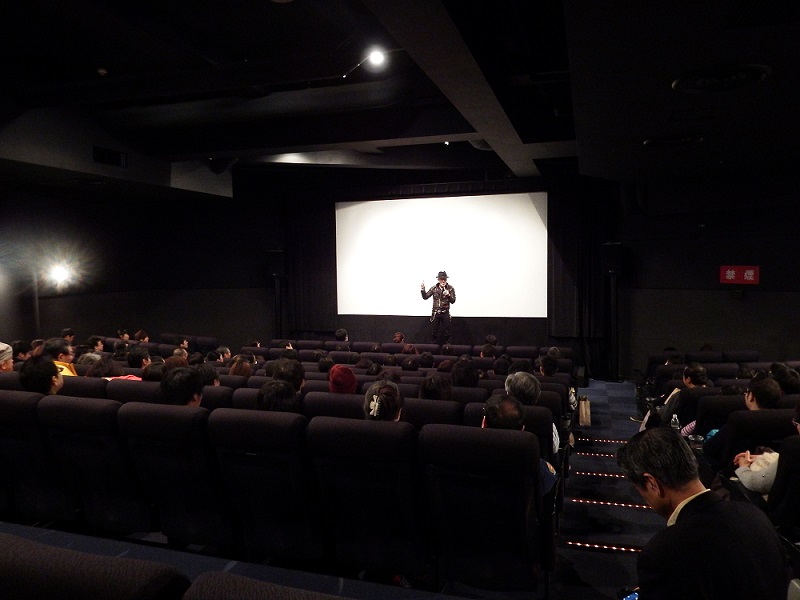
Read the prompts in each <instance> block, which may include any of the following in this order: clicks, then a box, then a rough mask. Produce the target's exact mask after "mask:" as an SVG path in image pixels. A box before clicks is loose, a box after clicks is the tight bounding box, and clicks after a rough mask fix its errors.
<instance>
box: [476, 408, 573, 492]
mask: <svg viewBox="0 0 800 600" xmlns="http://www.w3.org/2000/svg"><path fill="white" fill-rule="evenodd" d="M524 411H525V409H524V408H523V406H522V403H521V402H520V401H519V400H517V399H516V398H514V396H511V395H508V394H496V395H493V396H492V397H491V398H489V400H487V401H486V409H485V412H484V415H483V421H482V422H481V427H483V428H484V429H512V430H517V431H524V430H525V412H524ZM557 481H558V475H557V474H556V470H555V467H553V465H551V464H550V463H549V462H547V461H546V460H545V459H543V458H540V459H539V491H540V494H541V495H542V496H544V495H545V494H547V493H548V492H549V491H550V490H552V489H553V486H555V484H556V482H557Z"/></svg>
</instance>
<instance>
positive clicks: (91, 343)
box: [86, 335, 105, 353]
mask: <svg viewBox="0 0 800 600" xmlns="http://www.w3.org/2000/svg"><path fill="white" fill-rule="evenodd" d="M86 345H87V346H88V347H89V352H96V353H100V352H103V351H104V349H105V340H104V339H103V338H102V337H101V336H99V335H90V336H89V339H87V340H86Z"/></svg>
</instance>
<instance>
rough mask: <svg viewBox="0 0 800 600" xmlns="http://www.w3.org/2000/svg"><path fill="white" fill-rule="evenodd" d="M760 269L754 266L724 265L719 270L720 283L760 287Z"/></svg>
mask: <svg viewBox="0 0 800 600" xmlns="http://www.w3.org/2000/svg"><path fill="white" fill-rule="evenodd" d="M758 271H759V267H757V266H753V265H747V266H742V265H722V266H721V267H720V268H719V282H720V283H730V284H736V285H758V278H759V274H758Z"/></svg>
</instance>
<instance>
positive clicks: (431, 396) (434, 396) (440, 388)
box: [419, 373, 453, 400]
mask: <svg viewBox="0 0 800 600" xmlns="http://www.w3.org/2000/svg"><path fill="white" fill-rule="evenodd" d="M419 397H420V398H424V399H426V400H452V399H453V386H452V384H451V383H450V378H449V377H444V376H443V375H439V374H436V373H431V374H430V375H428V376H426V377H425V379H423V380H422V383H420V386H419Z"/></svg>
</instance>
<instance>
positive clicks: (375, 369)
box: [366, 362, 383, 375]
mask: <svg viewBox="0 0 800 600" xmlns="http://www.w3.org/2000/svg"><path fill="white" fill-rule="evenodd" d="M382 370H383V365H382V364H381V363H378V362H373V363H372V364H371V365H370V366H369V368H368V369H367V372H366V374H367V375H377V374H378V373H380V372H381V371H382Z"/></svg>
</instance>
